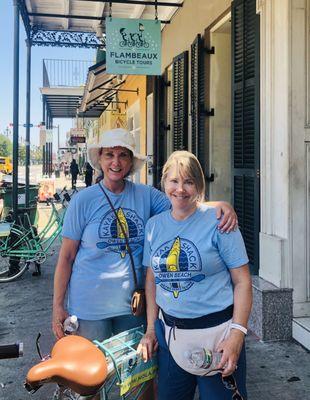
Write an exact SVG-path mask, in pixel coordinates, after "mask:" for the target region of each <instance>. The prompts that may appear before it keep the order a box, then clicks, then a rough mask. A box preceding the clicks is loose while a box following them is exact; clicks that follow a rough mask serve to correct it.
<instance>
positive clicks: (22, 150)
mask: <svg viewBox="0 0 310 400" xmlns="http://www.w3.org/2000/svg"><path fill="white" fill-rule="evenodd" d="M25 164H26V146H25V145H24V144H19V146H18V165H25Z"/></svg>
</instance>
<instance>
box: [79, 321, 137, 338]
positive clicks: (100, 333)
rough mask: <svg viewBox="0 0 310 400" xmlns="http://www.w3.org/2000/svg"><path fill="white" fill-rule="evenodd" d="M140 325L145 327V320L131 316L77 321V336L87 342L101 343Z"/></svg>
mask: <svg viewBox="0 0 310 400" xmlns="http://www.w3.org/2000/svg"><path fill="white" fill-rule="evenodd" d="M141 325H144V326H145V318H144V317H135V316H134V315H131V314H129V315H119V316H118V317H113V318H107V319H101V320H97V321H90V320H85V319H79V328H78V331H77V334H78V335H80V336H83V337H85V338H87V339H89V340H98V341H100V342H102V341H103V340H105V339H108V338H110V337H111V336H113V335H117V334H118V333H120V332H123V331H126V330H128V329H131V328H135V327H137V326H141Z"/></svg>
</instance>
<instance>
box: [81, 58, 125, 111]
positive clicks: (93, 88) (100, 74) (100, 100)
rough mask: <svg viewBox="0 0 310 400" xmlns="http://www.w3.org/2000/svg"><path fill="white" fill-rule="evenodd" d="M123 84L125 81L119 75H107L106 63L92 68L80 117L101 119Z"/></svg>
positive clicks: (100, 63) (89, 72)
mask: <svg viewBox="0 0 310 400" xmlns="http://www.w3.org/2000/svg"><path fill="white" fill-rule="evenodd" d="M123 83H124V79H123V78H122V77H120V76H119V75H113V74H108V73H106V66H105V61H101V62H99V63H97V64H95V65H93V66H92V67H90V68H89V70H88V75H87V80H86V85H85V89H84V94H83V98H82V101H81V106H80V108H79V116H80V117H88V118H94V117H99V116H100V115H101V114H102V112H103V111H104V110H106V109H107V107H108V105H109V104H110V102H111V100H112V96H113V95H114V94H115V93H116V90H117V89H119V88H120V87H121V85H122V84H123Z"/></svg>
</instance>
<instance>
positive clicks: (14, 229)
mask: <svg viewBox="0 0 310 400" xmlns="http://www.w3.org/2000/svg"><path fill="white" fill-rule="evenodd" d="M50 204H51V207H52V213H51V215H50V217H49V219H48V222H47V224H46V226H45V227H44V229H43V230H42V231H41V232H39V233H37V230H36V228H35V227H33V226H32V224H31V222H30V218H29V215H28V214H27V213H25V214H24V224H22V221H21V218H20V217H19V219H20V225H18V224H16V223H15V222H13V223H11V224H9V223H7V222H5V223H4V224H5V225H3V226H4V228H5V227H6V226H9V229H7V231H8V232H7V235H6V236H4V235H2V237H0V256H1V257H2V259H1V262H2V263H3V264H2V265H1V268H0V282H8V281H10V280H13V279H15V278H17V277H19V276H21V275H22V274H23V272H24V271H25V270H26V269H27V267H28V265H29V264H30V263H31V262H34V263H35V264H36V269H37V272H36V273H37V275H40V267H39V265H40V264H42V263H43V262H44V261H45V260H46V257H47V255H48V251H49V249H50V247H51V246H52V244H53V243H54V241H55V240H56V239H57V237H58V236H59V235H60V232H61V230H62V224H63V219H64V215H65V210H66V207H65V206H64V202H62V210H63V211H62V212H59V210H58V209H57V207H56V206H55V204H54V203H53V202H52V201H51V202H50ZM26 225H27V227H26ZM4 231H5V229H4ZM0 235H1V233H0ZM21 260H22V262H23V265H22V267H21V268H19V267H18V268H17V267H16V266H15V267H14V273H12V274H10V275H6V271H10V268H11V267H10V265H11V264H14V263H15V264H17V265H18V266H19V263H20V261H21ZM15 271H16V273H15Z"/></svg>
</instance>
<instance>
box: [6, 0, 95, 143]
mask: <svg viewBox="0 0 310 400" xmlns="http://www.w3.org/2000/svg"><path fill="white" fill-rule="evenodd" d="M25 39H26V34H25V29H24V25H23V22H22V19H20V49H19V64H20V65H19V68H20V69H19V124H24V123H25V122H26V121H25V120H26V63H27V59H26V44H25ZM13 50H14V9H13V0H0V77H1V79H0V133H4V134H6V133H7V131H6V129H7V128H8V127H9V124H10V123H12V122H13ZM43 59H64V60H69V59H72V60H90V61H91V60H94V59H95V50H94V49H78V48H60V47H58V48H57V47H56V48H55V47H39V46H33V47H32V53H31V62H32V65H31V116H30V123H32V124H33V125H39V123H40V122H41V121H42V100H41V94H40V90H39V88H40V87H42V79H43V73H42V60H43ZM85 80H86V76H85ZM58 124H59V127H60V128H59V131H60V147H61V146H64V144H65V137H66V132H67V131H68V130H69V129H70V128H71V127H73V121H72V120H71V119H54V121H53V125H54V126H56V125H58ZM9 129H10V132H8V134H9V138H11V139H12V128H9ZM30 135H31V139H30V143H31V144H34V145H38V144H39V128H37V127H34V128H31V129H30ZM19 136H20V137H21V138H25V128H23V127H19ZM56 137H57V130H56V129H54V149H56V146H57V138H56Z"/></svg>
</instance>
